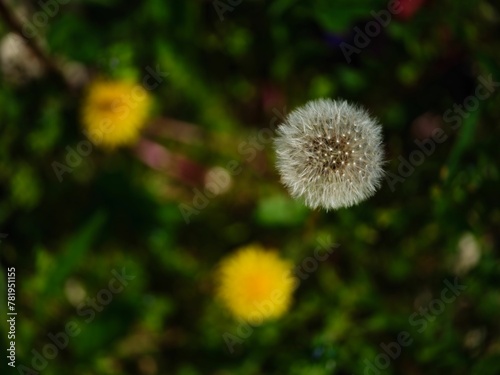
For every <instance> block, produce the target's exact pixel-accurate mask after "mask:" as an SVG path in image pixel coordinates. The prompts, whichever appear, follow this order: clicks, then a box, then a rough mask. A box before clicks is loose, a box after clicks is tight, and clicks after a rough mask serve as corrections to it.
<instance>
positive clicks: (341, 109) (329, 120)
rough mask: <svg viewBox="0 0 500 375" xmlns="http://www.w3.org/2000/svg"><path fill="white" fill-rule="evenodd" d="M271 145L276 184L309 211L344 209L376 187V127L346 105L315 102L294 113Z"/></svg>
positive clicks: (379, 151) (379, 150)
mask: <svg viewBox="0 0 500 375" xmlns="http://www.w3.org/2000/svg"><path fill="white" fill-rule="evenodd" d="M275 146H276V152H277V166H278V170H279V172H280V175H281V181H282V182H283V184H284V185H285V186H286V187H287V188H288V190H289V192H290V194H291V195H292V196H293V197H294V198H299V197H300V198H303V199H304V200H305V204H306V205H307V206H309V207H310V208H317V207H323V208H326V209H327V210H328V209H336V208H340V207H349V206H352V205H354V204H357V203H359V202H361V201H363V200H365V199H366V198H368V197H370V196H372V195H373V194H374V193H375V191H376V190H377V188H378V187H379V186H380V180H381V178H382V176H383V173H384V172H383V169H382V164H383V160H382V159H383V150H382V134H381V126H380V125H379V124H378V122H377V121H376V120H375V119H373V118H371V117H370V116H369V114H368V113H367V112H366V111H365V110H364V109H363V108H360V107H358V106H355V105H352V104H350V103H348V102H346V101H343V100H340V101H333V100H329V99H319V100H315V101H311V102H309V103H307V104H306V105H305V106H303V107H300V108H298V109H296V110H294V111H293V112H291V113H290V114H289V115H288V116H287V118H286V119H285V121H284V123H283V124H281V125H280V126H279V128H278V136H277V138H276V139H275Z"/></svg>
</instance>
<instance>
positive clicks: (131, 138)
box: [82, 80, 151, 148]
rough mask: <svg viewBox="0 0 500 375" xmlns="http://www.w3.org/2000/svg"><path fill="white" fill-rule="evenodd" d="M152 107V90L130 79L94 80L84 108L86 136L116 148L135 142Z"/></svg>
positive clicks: (100, 143) (95, 142)
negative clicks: (150, 93) (147, 89)
mask: <svg viewBox="0 0 500 375" xmlns="http://www.w3.org/2000/svg"><path fill="white" fill-rule="evenodd" d="M150 106H151V97H150V95H149V93H148V92H147V91H146V90H145V89H144V88H143V87H142V86H140V85H137V84H134V83H132V82H128V81H104V80H98V81H95V82H94V83H92V84H91V85H90V87H89V89H88V93H87V96H86V98H85V101H84V103H83V108H82V122H83V127H84V129H85V132H86V136H87V137H88V138H89V139H90V140H91V141H92V142H93V143H94V144H96V145H99V146H102V147H106V148H114V147H117V146H122V145H128V144H132V143H134V142H135V141H136V140H137V139H138V138H139V132H140V130H141V128H142V127H143V126H144V125H145V123H146V120H147V118H148V114H149V109H150Z"/></svg>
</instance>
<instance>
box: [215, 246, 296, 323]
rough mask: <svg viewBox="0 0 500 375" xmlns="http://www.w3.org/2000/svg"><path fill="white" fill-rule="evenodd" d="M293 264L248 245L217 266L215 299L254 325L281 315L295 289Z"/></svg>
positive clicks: (286, 308) (260, 248)
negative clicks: (217, 298)
mask: <svg viewBox="0 0 500 375" xmlns="http://www.w3.org/2000/svg"><path fill="white" fill-rule="evenodd" d="M291 272H292V264H291V263H290V262H288V261H285V260H283V259H280V258H279V256H278V254H277V253H276V252H273V251H265V250H264V249H263V248H262V247H261V246H258V245H250V246H246V247H243V248H240V249H239V250H238V251H237V252H236V253H234V254H232V255H229V256H228V257H227V258H225V259H223V260H222V262H221V263H220V266H219V269H218V271H217V276H218V286H217V287H218V289H217V296H218V297H219V298H220V300H221V301H222V303H223V304H224V305H225V306H226V307H227V308H228V309H229V311H230V312H231V313H232V314H233V315H234V316H235V317H237V318H242V319H244V320H247V321H251V322H252V321H253V322H256V323H259V322H262V321H263V320H266V319H269V318H277V317H279V316H281V315H283V314H284V313H285V312H286V311H287V310H288V308H289V306H290V303H291V297H292V292H293V290H294V287H295V285H294V279H293V277H292V274H291Z"/></svg>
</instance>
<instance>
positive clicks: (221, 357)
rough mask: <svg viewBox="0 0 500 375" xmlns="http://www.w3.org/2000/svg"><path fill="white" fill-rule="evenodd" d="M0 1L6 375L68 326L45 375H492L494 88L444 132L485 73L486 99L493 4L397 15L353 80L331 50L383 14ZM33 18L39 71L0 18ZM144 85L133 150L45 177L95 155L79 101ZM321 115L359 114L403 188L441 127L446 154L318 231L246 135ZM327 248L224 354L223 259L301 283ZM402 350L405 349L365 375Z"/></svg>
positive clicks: (366, 6)
mask: <svg viewBox="0 0 500 375" xmlns="http://www.w3.org/2000/svg"><path fill="white" fill-rule="evenodd" d="M1 2H2V16H3V21H4V22H2V23H0V36H1V38H2V41H1V42H0V58H1V61H0V62H1V67H2V75H1V81H0V129H1V137H0V145H1V147H0V152H1V157H0V180H1V188H0V189H1V193H2V201H1V203H0V232H1V233H2V234H3V236H2V238H1V243H0V250H1V255H0V259H1V263H2V266H3V267H2V274H1V280H0V284H1V285H2V288H1V296H0V300H1V304H0V306H1V311H0V316H1V318H0V326H1V328H2V331H1V334H2V337H1V340H0V342H1V345H0V347H1V348H2V353H4V354H5V353H6V352H7V351H6V349H7V348H8V342H9V340H8V339H7V329H8V325H7V322H6V319H7V318H6V317H7V315H6V313H7V310H6V303H5V302H6V300H7V294H6V281H7V271H6V270H7V268H8V267H15V268H16V285H17V286H16V288H17V289H16V290H17V297H16V312H17V313H18V315H17V318H16V351H17V359H16V365H17V366H18V368H17V369H15V370H14V369H12V368H9V367H6V364H7V361H8V360H7V359H6V357H5V355H3V356H2V359H1V361H2V364H1V365H2V368H6V369H7V370H6V372H2V373H8V374H10V373H13V374H18V373H21V374H23V373H25V374H28V373H35V372H29V371H28V370H21V369H20V367H19V366H20V365H24V366H26V368H28V367H29V368H33V365H32V361H33V358H34V356H35V354H33V353H34V352H33V350H35V351H37V352H39V353H43V348H44V347H45V346H46V345H47V344H49V343H51V341H50V338H49V337H48V335H49V334H54V335H55V334H57V333H60V332H64V330H65V329H66V326H67V324H68V323H71V322H74V323H75V324H77V326H78V327H79V329H80V331H79V334H77V335H76V336H75V337H71V338H69V342H68V344H67V347H65V348H64V349H60V350H59V351H58V353H57V355H56V356H55V358H53V359H47V360H46V362H47V363H46V364H45V366H43V370H42V371H37V372H39V373H43V374H47V375H50V374H58V375H59V374H109V375H114V374H145V375H148V374H180V375H197V374H217V375H225V374H241V375H254V374H291V375H299V374H300V375H302V374H308V375H309V374H310V375H324V374H339V375H342V374H356V375H357V374H375V375H376V374H378V373H381V374H410V375H413V374H415V375H419V374H426V375H428V374H481V375H494V374H500V336H499V333H500V319H499V311H500V290H499V287H500V267H499V250H498V248H499V230H500V205H499V203H500V199H499V184H498V183H499V166H498V162H499V160H500V159H499V156H500V155H499V154H500V153H499V151H498V150H499V147H498V139H499V136H500V131H499V119H500V106H499V105H498V103H499V95H498V92H496V91H494V92H492V93H491V96H490V97H489V98H488V99H485V100H482V101H479V104H478V106H477V109H475V110H474V111H470V112H467V113H466V115H467V116H465V117H464V120H463V123H462V124H461V126H460V127H459V128H457V129H452V128H451V124H450V122H447V121H446V119H444V118H443V116H444V114H445V113H446V111H448V110H450V109H452V110H453V108H454V107H453V106H454V104H455V103H456V104H462V103H463V102H464V100H465V99H466V98H467V97H468V96H469V95H474V93H475V89H476V87H478V85H479V84H480V77H484V78H485V79H486V78H487V77H489V76H490V75H491V77H492V79H493V80H494V81H496V80H500V67H499V65H498V63H499V62H500V38H499V36H500V7H499V5H498V2H496V1H493V0H490V1H486V0H471V1H452V0H441V1H438V0H434V1H431V0H429V1H420V0H413V1H409V0H408V1H406V0H401V4H399V5H400V6H401V7H402V8H401V9H402V11H401V12H399V13H398V14H397V15H392V16H391V18H392V19H391V21H390V23H389V25H388V26H387V27H383V28H381V31H380V33H378V34H377V35H376V36H374V37H373V38H370V39H371V41H370V43H369V45H368V46H367V47H366V48H361V49H360V51H359V53H354V54H352V55H351V56H350V58H351V59H352V61H351V62H350V63H348V62H347V60H346V58H345V56H344V54H343V52H342V48H341V46H345V44H343V43H349V44H350V45H352V46H354V38H355V37H356V35H357V31H356V30H357V29H356V27H359V28H360V30H364V29H365V25H366V24H367V22H370V21H373V20H374V18H373V15H372V14H371V12H372V11H375V12H379V11H381V10H384V9H387V6H388V5H387V2H385V1H378V0H377V1H367V0H349V1H348V0H343V1H327V0H312V1H298V0H275V1H260V0H259V1H251V0H243V1H236V0H232V1H229V0H222V1H211V0H207V1H201V0H198V1H185V2H180V1H179V2H177V1H165V0H143V1H141V2H126V1H119V0H69V1H66V0H65V1H61V2H60V3H59V2H57V3H56V4H57V11H52V10H50V9H55V8H54V7H52V8H50V9H49V11H46V10H43V9H44V8H43V7H42V5H43V4H45V3H43V2H41V3H37V2H35V1H32V2H31V1H5V0H1ZM49 2H50V1H49ZM43 6H45V5H43ZM37 12H38V13H40V12H42V13H44V14H46V15H47V13H53V15H50V14H49V15H48V16H47V17H46V23H45V26H40V27H38V26H36V25H35V32H34V34H35V36H34V37H30V38H28V39H29V40H30V43H33V41H35V40H36V43H38V45H39V52H40V53H41V55H42V56H44V57H43V58H42V60H40V58H37V57H36V56H37V55H36V53H34V52H33V51H32V50H31V49H30V48H29V43H28V44H27V43H23V42H22V41H21V40H20V39H19V37H18V36H17V37H16V34H15V33H16V31H19V30H16V26H15V22H14V23H13V22H12V20H13V19H14V20H15V19H18V20H20V22H19V24H20V25H21V26H23V25H24V26H25V25H26V22H33V17H34V15H36V14H37ZM9 17H10V18H9ZM9 19H10V21H9ZM43 19H45V18H44V17H43V16H39V18H36V20H37V22H38V23H39V24H42V23H43V22H41V20H43ZM26 46H28V47H26ZM23 47H26V48H23ZM49 65H50V68H49V67H48V66H49ZM148 69H153V70H157V69H159V70H161V71H162V72H166V73H168V77H166V78H164V79H163V80H162V82H160V84H159V85H158V87H157V88H155V89H154V90H152V91H151V95H152V96H153V97H154V101H155V105H154V109H153V115H152V118H151V121H150V122H149V123H148V125H147V127H146V128H145V129H144V132H143V137H142V139H141V140H140V141H139V143H138V144H137V145H136V146H134V147H129V148H121V149H118V150H116V151H115V152H108V151H102V150H100V149H98V148H97V147H94V148H93V149H92V151H91V152H90V153H89V155H87V156H84V157H81V160H79V161H78V162H76V163H75V165H74V166H72V167H71V169H72V172H68V173H65V174H64V175H63V176H62V181H59V179H58V178H57V176H56V174H55V172H54V169H53V163H54V162H60V163H65V158H66V156H67V153H68V150H77V147H78V144H79V143H80V142H81V141H84V140H86V138H85V136H84V134H83V133H82V130H81V126H80V107H81V102H82V94H83V92H84V90H85V86H86V85H87V84H88V82H90V81H91V80H92V78H94V77H98V76H107V77H111V78H116V79H122V78H131V77H134V78H135V79H136V80H137V82H138V83H140V82H141V80H142V79H143V77H144V76H145V75H146V74H147V72H148ZM319 97H330V98H344V99H348V100H350V101H353V102H357V103H360V104H362V105H363V106H365V107H367V108H368V109H369V110H370V112H371V113H372V114H373V115H374V116H376V117H378V118H379V120H380V122H381V123H382V125H383V133H384V141H385V149H386V158H387V160H388V162H387V165H386V170H387V171H388V172H390V173H394V174H395V175H397V174H398V167H399V164H400V159H398V157H400V156H402V157H403V158H405V159H406V160H408V157H409V155H410V153H411V152H412V151H414V150H418V147H417V145H416V143H415V142H414V140H415V139H419V140H424V139H428V138H429V137H430V136H431V134H432V131H433V130H434V129H436V128H442V129H443V131H444V132H445V133H446V134H447V135H448V139H447V140H446V141H445V142H444V143H442V144H437V145H436V149H435V152H433V153H432V154H431V155H429V156H426V157H425V160H424V161H423V162H422V164H421V165H419V166H418V167H417V168H415V171H414V172H413V173H412V174H411V175H410V176H409V177H407V178H404V182H398V183H397V184H395V185H394V189H391V188H390V186H389V184H388V183H387V182H386V181H384V183H383V185H382V187H381V189H380V190H379V191H378V193H377V194H376V195H375V196H374V197H373V198H371V199H369V200H367V201H366V202H363V203H362V204H360V205H358V206H356V207H352V208H349V209H341V210H338V211H335V212H328V213H326V212H324V211H317V212H314V211H311V210H308V209H306V208H305V207H304V206H303V205H302V203H301V202H297V201H294V200H292V199H291V198H290V197H289V196H288V194H287V192H286V191H285V189H284V188H283V187H282V186H281V184H280V182H279V176H278V174H277V172H276V170H275V167H274V153H273V147H272V144H271V143H270V142H269V141H268V138H265V140H263V139H264V138H262V139H261V138H259V137H258V136H259V134H260V135H262V134H265V135H267V133H262V132H260V133H259V131H261V130H262V129H274V127H275V125H276V124H278V123H279V122H280V121H281V120H282V118H283V114H284V113H287V112H289V111H291V110H292V109H293V108H295V107H297V106H299V105H302V104H304V103H305V102H307V101H308V100H311V99H315V98H319ZM68 147H69V149H68ZM77 159H78V158H77ZM230 162H233V163H232V164H231V165H233V166H234V165H237V166H238V172H239V173H233V174H231V173H229V171H228V168H231V167H228V163H230ZM65 164H66V163H65ZM214 168H215V169H214ZM221 168H223V169H221ZM211 176H212V177H211ZM213 176H219V178H222V179H223V180H224V181H225V182H224V184H223V185H224V187H223V188H221V189H220V190H219V193H220V194H218V195H217V196H216V197H215V198H212V199H208V200H207V201H206V202H205V203H206V207H204V208H203V209H200V210H197V212H196V213H193V214H192V215H190V216H189V220H188V221H189V222H186V220H185V218H184V217H183V214H182V212H181V206H180V205H181V204H184V205H189V206H190V207H194V206H193V204H194V203H193V198H195V197H196V196H197V194H198V191H200V192H203V190H204V184H206V183H208V182H210V181H211V178H213ZM221 176H222V177H221ZM195 189H197V190H195ZM200 201H201V203H200ZM200 201H197V203H196V202H195V204H198V205H200V204H201V205H202V206H203V205H204V204H205V203H203V202H204V201H203V199H201V200H200ZM182 207H186V206H182ZM200 207H201V206H200ZM198 211H199V212H198ZM325 241H329V242H331V243H332V244H338V246H337V247H335V251H334V253H333V254H332V255H331V256H330V257H329V258H328V259H327V260H326V261H324V262H320V263H319V264H318V267H317V269H315V270H314V272H311V273H309V274H308V275H307V276H308V277H307V279H304V280H302V281H301V283H300V287H299V288H298V289H297V290H296V293H295V296H294V304H293V306H292V307H291V309H290V311H289V313H288V314H286V315H285V316H283V317H282V318H281V319H279V320H277V321H273V322H269V323H265V324H263V325H262V326H260V327H255V328H254V329H253V331H252V333H251V334H250V335H249V337H248V338H245V339H244V340H243V342H242V343H239V344H237V345H235V347H234V349H235V350H234V351H233V352H232V353H231V351H230V350H228V347H227V345H226V343H225V342H224V339H223V334H224V333H225V332H229V333H232V334H235V335H236V334H237V332H238V329H241V326H240V323H239V322H238V321H235V320H234V319H232V318H231V317H230V316H229V315H228V313H227V312H226V311H225V310H223V309H222V308H221V306H220V305H219V304H218V303H217V301H215V300H214V298H213V287H214V282H213V278H212V275H213V270H214V268H215V266H216V265H217V263H218V261H219V260H220V259H221V258H222V257H223V256H225V255H227V254H230V253H231V252H232V251H233V250H234V249H236V248H238V247H240V246H242V245H246V244H248V243H260V244H263V245H264V246H267V247H274V248H276V249H278V250H279V251H280V252H281V254H282V256H283V257H285V258H288V259H291V260H293V261H294V263H296V264H301V262H303V260H304V259H306V258H307V257H308V256H312V255H313V253H314V249H315V248H316V247H317V246H318V244H319V243H321V242H323V243H324V242H325ZM123 268H125V270H126V272H127V274H130V275H134V276H135V277H134V278H133V279H132V280H130V281H128V282H127V281H126V283H127V284H126V285H125V286H124V287H123V290H122V291H121V292H119V293H116V294H113V296H112V301H111V302H110V303H109V304H107V305H105V306H100V305H99V306H98V308H96V309H95V310H94V315H95V316H94V317H93V318H92V319H90V317H91V316H92V315H91V314H90V313H89V314H84V313H83V311H82V309H81V308H80V309H79V308H78V306H80V307H81V304H82V303H83V301H85V300H86V298H88V297H90V298H95V297H96V296H97V295H98V294H99V293H100V291H102V290H103V289H105V288H108V284H109V282H110V280H112V279H113V277H114V272H118V273H121V272H122V270H123ZM457 277H458V282H459V283H460V284H461V285H465V286H466V289H465V290H464V291H463V292H461V293H460V295H459V296H458V297H457V298H456V299H455V300H454V301H453V302H451V303H447V304H445V308H444V311H442V312H440V313H439V314H432V313H431V314H430V315H428V316H429V318H426V319H425V329H422V328H424V325H423V323H422V324H419V325H415V324H412V323H411V316H412V315H413V314H415V313H418V314H420V312H419V311H422V310H420V309H421V308H426V307H428V306H429V304H430V303H431V302H432V300H433V299H435V298H437V299H439V298H440V293H441V290H442V289H443V288H444V287H445V284H444V282H445V280H448V281H450V282H452V283H453V282H454V280H455V278H457ZM87 307H88V306H87ZM99 309H102V311H98V310H99ZM4 317H5V318H4ZM419 317H420V315H419ZM420 318H421V317H420ZM86 320H89V321H88V322H86ZM401 332H408V333H409V335H411V338H412V340H413V341H412V344H411V345H409V346H407V347H403V348H402V350H401V353H400V355H398V356H397V358H394V359H391V360H390V364H389V365H388V366H382V367H386V368H384V369H380V368H379V369H374V368H373V367H372V368H371V369H369V367H370V366H368V365H367V363H368V362H369V363H372V364H373V363H375V362H376V360H377V356H378V355H379V354H380V353H384V351H383V349H382V348H381V344H382V343H384V344H389V343H390V342H395V341H396V340H397V338H398V335H399V334H400V333H401ZM48 353H49V356H50V355H51V354H53V353H51V352H50V351H49V352H48ZM35 357H36V356H35ZM380 358H382V357H379V363H383V364H385V363H384V361H383V360H380ZM380 361H381V362H380ZM42 362H43V361H42ZM42 364H43V363H42ZM35 370H36V369H35ZM377 371H378V372H377Z"/></svg>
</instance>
